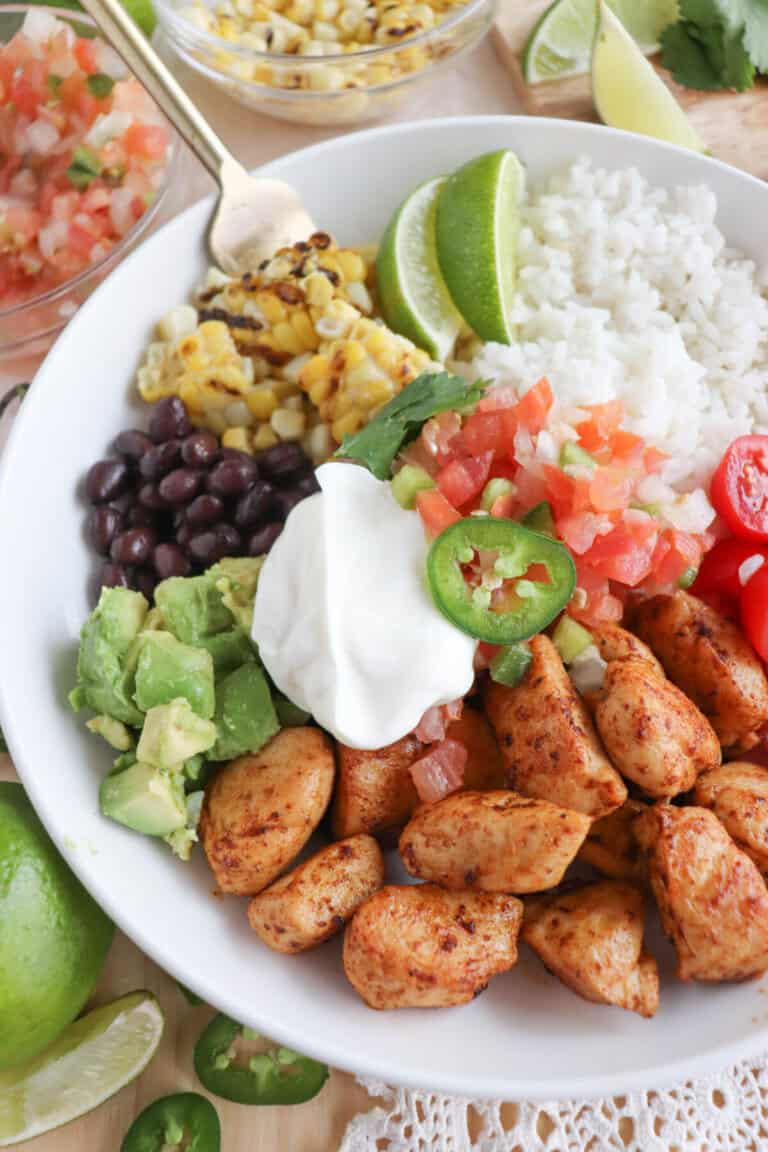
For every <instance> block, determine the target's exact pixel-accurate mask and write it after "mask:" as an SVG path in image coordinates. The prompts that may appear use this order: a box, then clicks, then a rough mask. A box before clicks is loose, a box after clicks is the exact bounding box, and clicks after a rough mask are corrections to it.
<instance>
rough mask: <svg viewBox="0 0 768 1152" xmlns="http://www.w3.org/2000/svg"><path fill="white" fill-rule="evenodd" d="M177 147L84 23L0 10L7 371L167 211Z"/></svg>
mask: <svg viewBox="0 0 768 1152" xmlns="http://www.w3.org/2000/svg"><path fill="white" fill-rule="evenodd" d="M178 162H179V145H178V138H177V137H176V136H175V134H174V133H173V131H172V129H171V128H170V127H169V125H168V124H167V122H166V121H165V120H164V119H163V117H162V114H161V113H160V111H159V109H158V108H157V106H156V105H155V104H154V102H153V101H152V99H151V98H150V96H149V95H148V94H147V93H146V92H145V90H144V89H143V88H142V87H141V85H140V84H139V82H138V80H136V79H135V77H133V76H132V75H131V74H130V72H129V71H128V69H127V68H126V66H125V64H124V63H123V61H122V60H121V58H120V57H119V56H118V55H117V53H116V52H115V51H114V50H113V49H112V48H111V47H110V46H109V45H108V44H106V43H105V42H104V41H103V40H102V39H101V38H100V37H99V36H98V35H97V32H96V27H95V25H94V23H93V21H92V20H90V19H89V17H87V16H85V15H84V14H82V13H80V12H74V11H68V10H62V9H58V8H56V9H54V8H47V7H42V6H40V7H38V6H36V5H26V4H4V5H3V6H2V9H1V10H0V362H4V363H9V362H13V361H14V360H15V359H16V358H17V357H19V356H21V357H23V358H24V359H25V360H26V359H27V358H30V357H31V358H39V357H40V356H42V355H43V354H44V353H45V351H47V348H48V347H49V345H50V344H51V342H52V341H53V339H54V338H55V337H56V335H57V334H58V332H59V331H60V330H61V329H62V328H63V327H64V325H65V324H66V323H67V322H68V321H69V320H70V319H71V318H72V316H73V315H74V314H75V312H76V311H77V309H78V308H79V306H80V305H81V304H82V303H83V302H84V300H85V299H86V298H87V297H88V296H89V295H90V293H91V292H92V291H93V290H94V288H96V286H97V285H98V284H99V283H100V282H101V281H102V280H103V279H104V277H105V276H106V275H107V274H108V273H109V272H110V271H111V270H112V268H114V266H115V265H116V264H117V263H118V262H119V261H120V260H121V259H122V258H123V257H124V256H125V254H126V253H127V252H128V251H129V250H130V249H131V248H132V247H133V246H134V245H135V244H136V242H137V241H138V240H139V239H140V237H141V236H143V235H144V234H145V233H146V231H147V229H148V228H149V227H150V225H151V224H152V222H153V221H155V220H156V219H157V217H158V215H159V214H160V212H161V209H162V208H163V206H164V205H165V203H166V200H167V195H168V191H169V188H170V186H171V185H172V183H173V177H174V172H175V171H176V169H177V165H178Z"/></svg>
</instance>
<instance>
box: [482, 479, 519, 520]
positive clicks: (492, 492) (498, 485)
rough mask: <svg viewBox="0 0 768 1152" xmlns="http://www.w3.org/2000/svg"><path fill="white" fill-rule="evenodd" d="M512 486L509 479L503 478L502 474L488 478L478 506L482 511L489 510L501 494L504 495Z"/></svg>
mask: <svg viewBox="0 0 768 1152" xmlns="http://www.w3.org/2000/svg"><path fill="white" fill-rule="evenodd" d="M513 488H514V485H513V483H512V481H511V480H505V479H504V477H503V476H497V477H496V478H495V479H493V480H489V481H488V483H487V484H486V486H485V488H483V494H482V496H481V497H480V507H481V508H482V509H483V511H484V512H490V510H491V508H492V507H493V505H494V504H495V503H496V501H497V500H498V499H500V497H502V496H506V495H507V494H508V493H509V492H511V491H512V490H513Z"/></svg>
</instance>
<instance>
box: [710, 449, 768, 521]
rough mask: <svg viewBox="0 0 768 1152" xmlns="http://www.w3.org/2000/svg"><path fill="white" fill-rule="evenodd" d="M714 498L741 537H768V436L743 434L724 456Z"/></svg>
mask: <svg viewBox="0 0 768 1152" xmlns="http://www.w3.org/2000/svg"><path fill="white" fill-rule="evenodd" d="M709 495H710V499H711V501H712V504H713V505H714V507H715V509H716V510H717V511H718V512H719V513H720V515H721V516H722V518H723V519H724V520H725V522H726V524H727V525H728V527H729V528H730V530H731V532H733V534H734V536H738V537H739V538H740V539H741V540H768V436H757V435H756V436H739V437H738V439H736V440H734V441H733V443H732V444H730V445H729V446H728V447H727V448H726V450H725V453H724V455H723V458H722V460H721V461H720V464H719V465H718V468H717V471H716V472H715V474H714V476H713V477H712V483H711V485H710V489H709Z"/></svg>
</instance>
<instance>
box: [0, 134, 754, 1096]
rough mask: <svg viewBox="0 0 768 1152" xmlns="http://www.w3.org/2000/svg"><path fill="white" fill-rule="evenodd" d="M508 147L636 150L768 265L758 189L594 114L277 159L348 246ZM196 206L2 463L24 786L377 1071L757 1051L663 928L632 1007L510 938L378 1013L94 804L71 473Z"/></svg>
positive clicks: (157, 298) (157, 948)
mask: <svg viewBox="0 0 768 1152" xmlns="http://www.w3.org/2000/svg"><path fill="white" fill-rule="evenodd" d="M500 147H510V148H513V149H515V150H516V151H517V152H518V154H519V155H520V156H521V158H522V159H523V160H524V161H525V163H526V164H527V165H528V168H529V171H530V174H531V177H532V178H533V179H534V180H535V179H536V178H538V177H541V176H543V175H544V174H545V173H547V172H548V171H550V170H552V169H553V168H556V167H559V166H560V165H562V164H563V163H565V162H566V161H569V160H571V159H573V158H574V157H576V156H577V155H579V154H581V153H589V154H590V155H591V156H592V157H593V159H594V160H595V161H596V162H597V163H598V164H603V165H607V166H609V167H614V168H616V167H625V166H627V165H630V164H635V165H636V166H637V167H638V168H639V169H640V170H641V171H642V172H643V174H644V175H645V176H647V177H649V178H650V179H652V180H654V181H656V182H658V183H659V184H665V185H674V184H678V183H692V182H693V183H699V182H706V183H708V184H710V185H711V187H712V188H713V190H714V191H715V193H716V194H717V196H718V200H719V204H720V209H719V224H720V227H721V228H722V229H723V231H724V232H725V234H726V236H727V237H728V238H729V240H730V241H731V242H732V243H733V244H736V245H738V246H739V247H741V248H743V249H744V250H745V251H746V252H747V253H749V254H750V255H752V256H755V257H757V258H760V259H763V260H768V230H767V229H765V228H762V229H761V228H758V227H757V223H756V222H758V221H760V220H765V219H766V217H768V188H766V187H765V185H763V184H761V183H759V182H758V181H757V180H754V179H752V178H751V177H749V176H745V175H742V174H741V173H739V172H737V171H735V170H734V169H731V168H728V167H726V166H725V165H723V164H720V163H717V162H716V161H714V160H710V159H706V158H703V157H701V156H696V155H693V154H692V153H688V152H683V151H680V150H678V149H675V148H671V147H667V146H663V145H660V144H657V143H655V142H653V141H650V140H647V139H643V138H640V137H637V136H631V135H628V134H625V133H621V132H613V131H610V130H608V129H605V128H599V127H595V126H592V125H587V124H578V123H568V122H564V121H556V120H552V121H546V120H538V119H523V118H500V117H499V118H497V117H488V118H477V119H472V120H462V119H456V120H438V121H430V122H427V123H420V124H410V125H407V126H400V125H398V126H395V127H391V128H389V127H388V128H382V129H378V130H375V131H371V132H364V133H360V134H357V135H352V136H343V137H341V138H339V139H336V140H332V141H330V142H328V143H325V144H319V145H317V146H316V147H313V148H309V149H307V150H306V151H303V152H299V153H297V154H295V155H292V156H288V157H285V158H284V159H282V160H280V161H279V162H278V163H276V164H273V165H271V166H270V172H271V173H273V174H274V175H280V176H282V177H285V178H287V179H288V180H290V181H292V182H293V183H294V184H295V185H296V186H297V188H298V189H299V191H300V193H301V194H302V196H303V197H304V198H305V200H306V202H307V204H308V206H309V208H310V210H311V212H312V214H313V215H314V217H315V219H316V220H317V221H319V222H320V223H322V225H323V226H324V227H327V228H328V229H330V230H331V231H332V232H334V233H335V234H336V235H337V236H338V237H339V239H340V240H342V241H343V242H345V243H350V244H356V243H361V242H365V241H370V240H375V239H376V238H377V237H378V236H379V235H380V233H381V231H382V227H383V225H384V223H385V221H386V220H387V218H388V216H389V214H390V212H391V211H392V210H393V209H394V207H395V206H396V204H397V203H398V202H399V201H400V199H401V198H402V197H403V196H404V195H405V194H406V193H407V192H409V191H411V190H412V189H413V188H414V187H415V186H416V185H417V184H418V183H420V182H421V181H422V180H426V179H427V178H429V177H432V176H435V175H437V174H438V173H442V172H446V171H449V170H451V169H452V168H455V167H456V166H457V165H458V164H460V163H462V162H463V161H465V160H467V159H469V158H470V157H472V156H476V155H478V154H479V153H482V152H486V151H488V150H491V149H495V148H500ZM209 211H210V203H206V204H201V205H198V206H196V207H194V208H192V209H191V210H190V211H188V212H186V213H185V214H184V215H183V216H181V217H179V218H178V219H176V220H174V221H173V222H172V223H170V224H168V225H166V227H165V228H163V229H162V230H161V231H160V232H158V233H157V234H156V235H154V236H153V237H152V238H151V239H149V240H148V241H147V242H146V243H145V244H143V245H142V247H141V248H140V249H138V250H137V251H135V252H134V253H133V254H132V255H131V256H129V257H128V258H127V259H126V260H125V261H124V262H123V264H121V266H120V267H119V268H118V269H117V270H116V271H115V272H114V273H113V274H112V275H111V276H110V277H109V280H108V282H107V283H105V284H104V285H102V287H100V288H99V289H98V290H97V292H96V293H95V294H94V295H93V296H92V297H91V299H90V300H89V301H88V302H87V303H86V304H85V305H84V307H83V308H82V309H81V311H80V312H79V313H78V315H77V316H76V317H75V319H74V320H73V321H72V323H71V324H70V325H69V327H68V328H67V329H66V331H65V332H64V334H63V335H62V337H61V338H60V339H59V341H58V343H57V344H56V345H55V347H54V348H53V350H52V352H51V353H50V355H49V356H48V359H47V360H46V361H45V363H44V365H43V367H42V368H41V370H40V373H39V375H38V378H37V380H36V381H35V384H34V387H33V388H32V390H31V392H30V394H29V396H28V398H27V399H26V400H25V401H24V405H23V408H22V411H21V414H20V416H19V417H18V419H17V422H16V427H15V431H14V432H13V434H12V436H11V440H10V443H9V445H8V448H7V450H6V453H5V458H4V461H3V465H2V473H1V475H0V526H1V530H2V540H3V550H2V564H1V565H0V638H1V639H0V722H1V723H2V726H3V728H4V730H5V734H6V736H7V738H8V743H9V745H10V748H11V751H12V753H13V756H14V760H15V763H16V766H17V768H18V770H19V773H20V775H21V777H22V779H23V781H24V784H25V786H26V788H27V789H28V791H29V793H30V796H31V798H32V801H33V803H34V805H35V807H36V809H37V811H38V812H39V813H40V816H41V817H42V819H43V821H44V822H45V824H46V826H47V828H48V830H49V832H50V833H51V835H52V836H53V838H54V840H55V841H56V844H57V845H58V847H59V849H60V850H61V852H62V853H63V855H64V856H65V857H66V859H67V860H68V862H69V863H70V864H71V866H72V867H73V868H74V869H75V871H76V872H77V873H78V874H79V876H80V877H81V879H82V880H83V882H84V883H85V884H86V886H87V887H88V888H89V889H90V891H91V892H92V893H93V895H94V896H95V897H96V899H97V900H98V901H99V902H100V903H101V904H102V905H103V906H104V908H105V909H106V910H107V911H108V912H109V914H110V915H111V916H113V917H114V919H115V921H116V922H117V923H118V924H119V926H120V927H121V928H122V929H123V930H124V931H125V932H126V933H127V934H128V935H129V936H130V937H132V939H133V940H135V941H136V943H137V944H138V945H139V946H140V947H141V948H143V949H144V951H145V952H147V953H148V954H149V955H150V956H152V957H153V959H154V960H156V961H157V963H158V964H160V965H162V967H163V968H165V969H167V971H168V972H170V973H171V974H172V975H173V976H175V977H177V979H179V980H180V981H182V982H183V983H184V984H186V985H188V986H189V987H190V988H192V989H194V991H195V992H197V993H199V994H200V995H201V996H202V997H204V998H205V999H206V1000H207V1001H209V1002H210V1003H212V1004H215V1005H216V1006H217V1007H219V1008H221V1009H222V1010H223V1011H225V1012H227V1013H228V1014H230V1015H231V1016H233V1017H235V1018H236V1019H238V1020H241V1021H243V1022H244V1023H246V1024H248V1025H250V1026H251V1027H254V1028H258V1029H261V1030H263V1031H264V1032H266V1033H267V1034H268V1035H271V1036H274V1037H276V1038H277V1039H279V1040H281V1041H282V1042H283V1043H285V1044H287V1045H289V1046H290V1047H292V1048H297V1049H299V1050H301V1051H305V1052H307V1053H310V1054H311V1055H313V1056H317V1057H320V1058H322V1059H323V1060H326V1061H327V1062H328V1063H329V1064H332V1065H334V1066H336V1067H341V1068H345V1069H349V1070H351V1071H354V1072H357V1073H362V1074H367V1075H372V1076H376V1077H379V1078H380V1079H382V1080H384V1081H390V1082H397V1083H403V1084H410V1085H413V1086H416V1087H429V1088H436V1089H442V1090H445V1091H450V1092H456V1093H461V1094H464V1095H467V1096H470V1097H491V1096H493V1097H502V1098H507V1099H514V1098H518V1099H519V1098H523V1099H542V1098H544V1099H555V1098H563V1097H569V1096H579V1097H580V1096H590V1095H596V1094H601V1093H614V1094H615V1093H622V1092H625V1091H627V1090H629V1089H635V1088H651V1087H659V1086H661V1085H663V1084H666V1083H669V1082H671V1081H674V1080H676V1079H681V1078H683V1077H685V1076H688V1075H693V1074H700V1073H705V1072H708V1071H711V1070H713V1069H714V1068H715V1067H716V1066H718V1065H725V1064H726V1063H728V1062H729V1061H734V1060H736V1059H737V1058H739V1057H746V1056H752V1055H756V1054H757V1053H758V1052H760V1051H762V1050H764V1049H765V1048H768V1000H766V997H765V992H764V989H763V987H762V981H756V982H751V983H747V984H742V985H735V986H730V987H725V986H724V987H704V986H696V985H689V986H686V985H683V984H680V983H678V982H677V981H676V980H675V979H674V976H673V975H672V969H673V957H672V955H671V951H670V949H669V947H668V946H667V945H666V943H665V942H663V941H662V940H661V939H660V938H657V935H658V933H657V931H655V932H654V933H653V934H652V937H651V946H652V949H653V950H654V952H655V953H656V954H657V956H658V957H659V960H660V962H661V966H662V975H663V991H662V1001H661V1009H660V1011H659V1014H658V1016H657V1017H656V1018H655V1019H654V1020H652V1021H643V1020H640V1019H639V1018H638V1017H635V1016H632V1015H630V1014H629V1013H627V1012H621V1011H619V1010H618V1009H613V1008H605V1007H598V1006H595V1005H592V1004H588V1003H586V1002H584V1001H583V1000H580V999H579V998H578V997H576V996H574V995H573V993H571V992H569V991H567V990H566V989H565V988H564V987H563V986H562V985H561V984H559V983H558V982H557V981H556V980H555V979H554V978H552V977H550V976H549V975H548V974H547V973H546V972H545V971H544V969H543V968H542V967H541V965H540V964H539V962H538V961H536V960H534V959H533V958H532V956H531V955H530V954H528V953H527V950H526V949H525V948H523V949H522V958H521V962H520V964H519V965H518V967H516V968H515V969H514V970H513V971H512V972H511V973H508V974H507V975H505V976H503V977H501V978H499V979H496V980H494V981H493V983H492V984H491V986H490V988H489V989H488V991H487V992H486V993H485V994H484V995H483V996H481V997H480V998H479V999H478V1000H476V1001H475V1002H474V1003H473V1004H471V1005H469V1006H467V1007H464V1008H457V1009H452V1010H447V1011H440V1012H436V1011H410V1012H392V1013H376V1012H373V1011H371V1010H370V1009H368V1008H366V1007H365V1006H364V1005H363V1004H362V1002H361V1001H360V1000H359V999H358V998H357V996H356V995H355V993H354V992H353V991H352V988H351V987H350V986H349V984H347V982H346V980H345V978H344V975H343V972H342V969H341V961H340V945H339V942H338V941H336V942H334V943H331V944H330V945H326V946H325V947H323V948H322V949H320V950H319V951H318V952H315V953H311V954H308V955H305V956H301V957H289V958H286V957H283V956H278V955H276V954H275V953H272V952H269V951H268V950H267V949H266V948H264V947H263V946H262V945H261V944H260V942H259V941H258V940H257V939H256V937H255V936H254V935H253V933H252V932H251V931H250V929H249V928H248V924H247V922H246V916H245V901H244V900H237V899H233V898H228V899H218V898H214V896H213V895H212V889H213V887H214V884H213V879H212V876H211V874H210V872H209V871H208V869H207V867H206V864H205V861H204V859H203V858H202V853H200V852H198V853H197V854H196V858H195V860H194V862H193V863H191V864H190V865H183V864H181V863H179V862H178V861H177V860H176V859H174V858H173V857H172V856H171V854H170V852H169V851H168V849H167V848H166V847H165V846H164V845H162V844H157V843H154V842H153V841H151V840H150V839H147V838H145V837H142V836H138V835H135V834H134V833H131V832H129V831H126V830H124V829H122V828H120V827H119V826H118V825H116V824H113V823H111V822H110V821H108V820H105V819H103V818H102V817H101V815H100V814H99V806H98V786H99V781H100V779H101V777H102V776H103V774H104V772H105V771H106V769H107V767H108V766H109V755H108V750H107V749H106V748H105V747H104V746H103V745H102V744H101V743H100V742H99V741H98V740H97V739H95V738H94V737H93V736H91V735H90V734H89V733H88V732H86V731H85V728H84V726H83V724H82V722H81V721H78V720H77V719H75V717H74V716H73V715H72V714H71V713H70V712H69V710H68V708H67V703H66V693H67V690H68V689H69V687H70V686H71V684H72V678H73V672H74V657H75V651H76V646H77V637H78V632H79V629H80V626H81V624H82V622H83V620H84V619H85V616H86V614H87V612H88V610H89V602H88V599H87V586H88V582H89V575H90V570H91V558H90V556H89V555H88V553H87V551H86V548H85V545H84V543H83V537H82V525H83V519H84V508H83V505H82V504H81V502H80V499H79V497H78V489H79V485H80V482H81V479H82V476H83V472H84V470H85V469H86V467H87V466H88V465H89V464H90V463H91V462H92V461H93V460H95V459H97V458H98V457H99V456H100V455H102V453H103V452H104V451H105V450H106V448H107V445H108V444H109V442H110V440H111V439H112V437H113V436H114V435H115V433H116V432H117V431H119V430H120V429H121V428H124V427H126V426H130V425H131V424H132V423H134V422H135V421H136V420H137V419H140V418H141V417H142V415H146V413H143V414H142V409H141V405H140V404H139V403H138V402H136V400H135V399H134V389H133V385H132V380H133V374H134V371H135V369H136V366H137V363H138V361H139V358H140V356H141V352H142V349H143V348H144V346H145V344H146V342H147V338H148V336H149V333H150V331H151V328H152V325H153V323H154V321H155V320H157V318H158V317H160V316H161V315H162V314H163V313H164V312H165V311H166V310H167V309H168V308H169V307H171V306H172V305H174V304H176V303H178V302H180V301H182V300H184V299H185V297H186V296H187V294H188V292H189V290H190V289H191V288H192V287H193V286H194V285H195V283H196V282H197V280H198V279H199V278H200V276H201V274H202V272H203V270H204V268H205V265H206V259H205V253H204V246H203V237H204V231H205V225H206V220H207V218H208V214H209Z"/></svg>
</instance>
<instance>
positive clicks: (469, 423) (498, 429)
mask: <svg viewBox="0 0 768 1152" xmlns="http://www.w3.org/2000/svg"><path fill="white" fill-rule="evenodd" d="M462 436H463V439H464V447H465V448H466V450H467V451H468V452H469V453H471V454H472V455H473V456H477V455H479V454H480V453H481V452H501V451H502V450H503V448H504V442H505V429H504V424H503V423H502V420H501V416H500V414H499V413H498V412H473V413H472V415H471V416H470V417H469V418H468V419H467V420H466V421H465V423H464V427H463V429H462Z"/></svg>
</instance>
